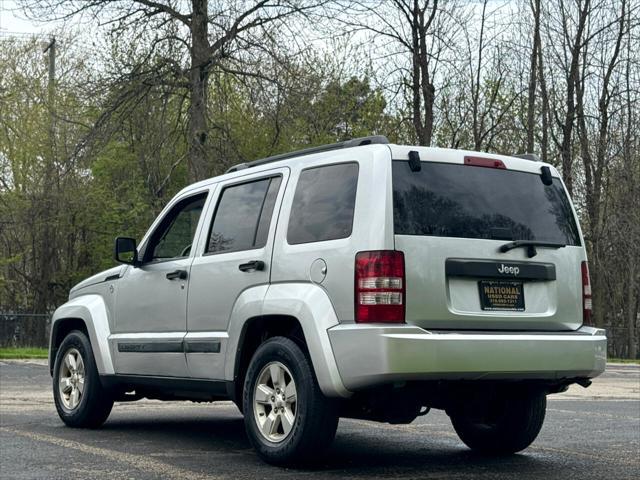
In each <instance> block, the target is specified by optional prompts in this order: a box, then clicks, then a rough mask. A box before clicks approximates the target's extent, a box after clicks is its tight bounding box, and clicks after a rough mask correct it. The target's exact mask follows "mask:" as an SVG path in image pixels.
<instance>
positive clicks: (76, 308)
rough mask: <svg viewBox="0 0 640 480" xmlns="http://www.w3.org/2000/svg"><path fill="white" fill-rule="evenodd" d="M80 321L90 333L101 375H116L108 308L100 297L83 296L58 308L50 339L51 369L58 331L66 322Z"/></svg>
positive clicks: (51, 367)
mask: <svg viewBox="0 0 640 480" xmlns="http://www.w3.org/2000/svg"><path fill="white" fill-rule="evenodd" d="M75 318H77V319H80V320H82V321H83V322H84V324H85V326H86V327H87V332H88V333H89V340H90V342H91V347H92V348H93V356H94V357H95V361H96V367H97V368H98V373H99V374H100V375H112V374H113V373H114V369H113V362H112V360H111V351H110V350H109V341H108V338H109V335H110V333H111V332H110V329H109V317H108V313H107V307H106V305H105V303H104V300H103V298H102V297H101V296H100V295H81V296H79V297H76V298H74V299H72V300H69V301H68V302H67V303H65V304H63V305H61V306H60V307H58V309H57V310H56V311H55V312H54V314H53V318H52V320H51V336H50V338H49V368H50V369H51V370H52V371H53V363H54V362H55V358H54V357H53V340H54V338H55V335H56V331H57V329H58V328H59V327H60V325H61V324H62V322H63V321H64V320H68V319H75Z"/></svg>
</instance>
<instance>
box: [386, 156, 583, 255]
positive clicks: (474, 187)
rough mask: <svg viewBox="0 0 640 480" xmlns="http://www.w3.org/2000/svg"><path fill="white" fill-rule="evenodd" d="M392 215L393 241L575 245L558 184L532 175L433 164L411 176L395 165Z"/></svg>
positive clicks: (577, 238)
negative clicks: (454, 239) (428, 239)
mask: <svg viewBox="0 0 640 480" xmlns="http://www.w3.org/2000/svg"><path fill="white" fill-rule="evenodd" d="M393 212H394V228H395V233H396V235H428V236H438V237H460V238H484V239H492V238H493V239H501V240H538V241H543V242H550V243H558V244H562V245H580V236H579V234H578V228H577V225H576V222H575V219H574V217H573V212H572V210H571V204H570V203H569V199H568V198H567V195H566V193H565V191H564V188H563V186H562V183H561V182H560V180H559V179H557V178H554V179H553V183H552V184H551V185H549V186H545V185H544V184H543V183H542V180H541V179H540V175H537V174H534V173H526V172H518V171H514V170H504V169H494V168H483V167H475V166H468V165H458V164H450V163H434V162H422V169H421V171H419V172H412V171H411V169H410V168H409V165H408V162H406V161H394V162H393Z"/></svg>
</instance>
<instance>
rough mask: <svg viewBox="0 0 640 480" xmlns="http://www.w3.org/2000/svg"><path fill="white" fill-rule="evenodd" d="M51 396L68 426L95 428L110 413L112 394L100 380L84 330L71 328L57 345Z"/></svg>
mask: <svg viewBox="0 0 640 480" xmlns="http://www.w3.org/2000/svg"><path fill="white" fill-rule="evenodd" d="M53 399H54V401H55V404H56V410H57V411H58V415H59V416H60V418H61V419H62V421H63V422H64V423H65V424H67V425H68V426H69V427H75V428H97V427H99V426H100V425H102V424H103V423H104V422H105V421H106V419H107V417H109V413H111V408H112V407H113V397H112V395H111V394H110V393H109V392H108V391H107V390H106V389H105V388H103V386H102V384H101V383H100V376H99V375H98V369H97V368H96V362H95V359H94V358H93V350H92V348H91V342H89V339H88V338H87V335H86V334H85V333H84V332H81V331H79V330H74V331H72V332H70V333H69V334H68V335H67V336H66V337H65V338H64V340H63V341H62V343H61V344H60V347H59V348H58V353H57V354H56V361H55V363H54V366H53Z"/></svg>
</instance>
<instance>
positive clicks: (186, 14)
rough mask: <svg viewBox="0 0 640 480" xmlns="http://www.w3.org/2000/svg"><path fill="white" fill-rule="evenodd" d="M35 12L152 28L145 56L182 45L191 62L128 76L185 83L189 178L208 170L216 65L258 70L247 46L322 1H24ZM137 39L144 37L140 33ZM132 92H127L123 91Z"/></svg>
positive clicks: (166, 61)
mask: <svg viewBox="0 0 640 480" xmlns="http://www.w3.org/2000/svg"><path fill="white" fill-rule="evenodd" d="M22 3H23V4H24V6H25V8H26V9H27V11H29V12H31V14H32V16H33V17H35V18H42V17H43V16H44V18H48V19H55V18H71V17H77V16H82V15H84V16H86V15H89V16H90V17H91V18H96V19H98V20H99V21H100V22H102V23H103V24H104V25H108V26H110V27H111V32H112V33H115V34H117V35H120V34H122V33H123V32H140V31H143V32H144V31H146V32H150V33H151V34H152V35H151V38H152V40H151V41H150V43H149V45H148V52H147V58H149V57H151V56H152V55H153V53H154V51H155V50H156V49H160V48H162V46H163V44H166V43H167V42H170V43H174V44H175V43H179V44H182V45H183V46H184V47H185V49H186V50H187V53H188V58H189V61H188V62H187V64H184V65H182V64H181V62H180V59H175V58H167V57H165V58H162V64H161V65H155V66H154V68H153V69H152V70H149V69H145V68H142V67H141V65H134V66H132V70H131V72H127V75H126V76H127V77H128V78H129V79H131V78H138V79H143V82H142V84H143V87H144V88H147V89H148V88H149V87H152V86H154V85H170V86H172V87H174V88H178V89H185V90H186V91H187V96H188V98H189V110H188V129H187V130H188V142H189V154H188V156H187V158H188V171H189V177H190V180H192V181H195V180H200V179H202V178H205V177H206V176H208V174H209V173H210V171H211V165H210V159H209V158H208V153H207V137H208V133H209V118H208V111H207V89H208V81H209V76H210V73H211V70H212V69H213V68H222V69H224V70H225V71H227V72H228V73H230V74H236V75H243V74H259V73H256V72H249V71H245V70H244V69H243V63H242V56H243V54H244V51H246V50H248V49H251V48H260V42H259V39H258V38H256V37H253V36H252V35H253V34H257V33H260V32H261V31H262V29H264V28H266V27H267V26H268V25H269V24H274V23H275V22H281V21H283V20H285V19H288V18H290V17H291V16H293V15H294V14H299V13H303V12H306V11H309V10H311V9H313V8H315V7H317V5H318V4H319V3H318V2H309V3H308V4H307V3H305V2H304V1H302V0H301V1H296V0H291V1H289V0H258V1H255V2H251V1H237V2H235V1H227V2H216V3H214V4H210V3H209V0H190V2H188V3H186V4H185V2H179V1H174V0H22ZM136 40H138V41H140V37H138V38H137V39H136ZM129 97H130V94H128V93H126V94H125V98H129Z"/></svg>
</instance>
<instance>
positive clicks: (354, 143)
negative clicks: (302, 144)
mask: <svg viewBox="0 0 640 480" xmlns="http://www.w3.org/2000/svg"><path fill="white" fill-rule="evenodd" d="M387 143H389V140H388V139H387V137H385V136H383V135H372V136H370V137H359V138H352V139H351V140H345V141H344V142H338V143H329V144H327V145H320V146H318V147H311V148H305V149H303V150H296V151H295V152H289V153H281V154H280V155H273V156H272V157H267V158H261V159H259V160H254V161H252V162H247V163H239V164H238V165H234V166H233V167H231V168H230V169H229V170H227V171H226V172H225V173H231V172H237V171H238V170H244V169H245V168H251V167H257V166H258V165H264V164H265V163H271V162H277V161H279V160H286V159H287V158H293V157H301V156H303V155H311V154H312V153H320V152H328V151H330V150H339V149H341V148H351V147H360V146H363V145H373V144H387Z"/></svg>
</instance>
